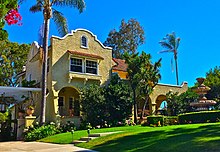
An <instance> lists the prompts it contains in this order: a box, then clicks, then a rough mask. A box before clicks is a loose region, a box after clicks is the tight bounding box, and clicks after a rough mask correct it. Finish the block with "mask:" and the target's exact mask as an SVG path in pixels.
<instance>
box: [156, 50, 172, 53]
mask: <svg viewBox="0 0 220 152" xmlns="http://www.w3.org/2000/svg"><path fill="white" fill-rule="evenodd" d="M167 52H174V50H163V51H159V53H167Z"/></svg>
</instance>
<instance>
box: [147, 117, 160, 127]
mask: <svg viewBox="0 0 220 152" xmlns="http://www.w3.org/2000/svg"><path fill="white" fill-rule="evenodd" d="M147 123H148V125H149V126H163V123H164V118H163V116H159V115H158V116H148V117H147Z"/></svg>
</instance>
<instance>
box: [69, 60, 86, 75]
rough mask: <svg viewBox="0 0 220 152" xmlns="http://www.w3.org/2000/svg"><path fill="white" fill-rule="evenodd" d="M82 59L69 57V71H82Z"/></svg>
mask: <svg viewBox="0 0 220 152" xmlns="http://www.w3.org/2000/svg"><path fill="white" fill-rule="evenodd" d="M82 67H83V64H82V59H76V58H71V60H70V71H73V72H82Z"/></svg>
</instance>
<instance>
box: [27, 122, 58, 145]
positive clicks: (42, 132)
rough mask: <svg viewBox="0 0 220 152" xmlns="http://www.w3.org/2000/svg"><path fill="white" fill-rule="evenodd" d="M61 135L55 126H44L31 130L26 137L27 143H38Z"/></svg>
mask: <svg viewBox="0 0 220 152" xmlns="http://www.w3.org/2000/svg"><path fill="white" fill-rule="evenodd" d="M57 133H60V130H59V129H58V128H57V127H56V126H55V125H54V124H48V125H43V126H41V127H36V128H30V129H29V130H28V131H27V132H26V133H25V135H24V140H25V141H36V140H39V139H42V138H45V137H48V136H52V135H55V134H57Z"/></svg>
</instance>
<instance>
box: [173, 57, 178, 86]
mask: <svg viewBox="0 0 220 152" xmlns="http://www.w3.org/2000/svg"><path fill="white" fill-rule="evenodd" d="M174 59H175V65H176V84H177V85H179V78H178V67H177V56H176V55H174Z"/></svg>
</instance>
